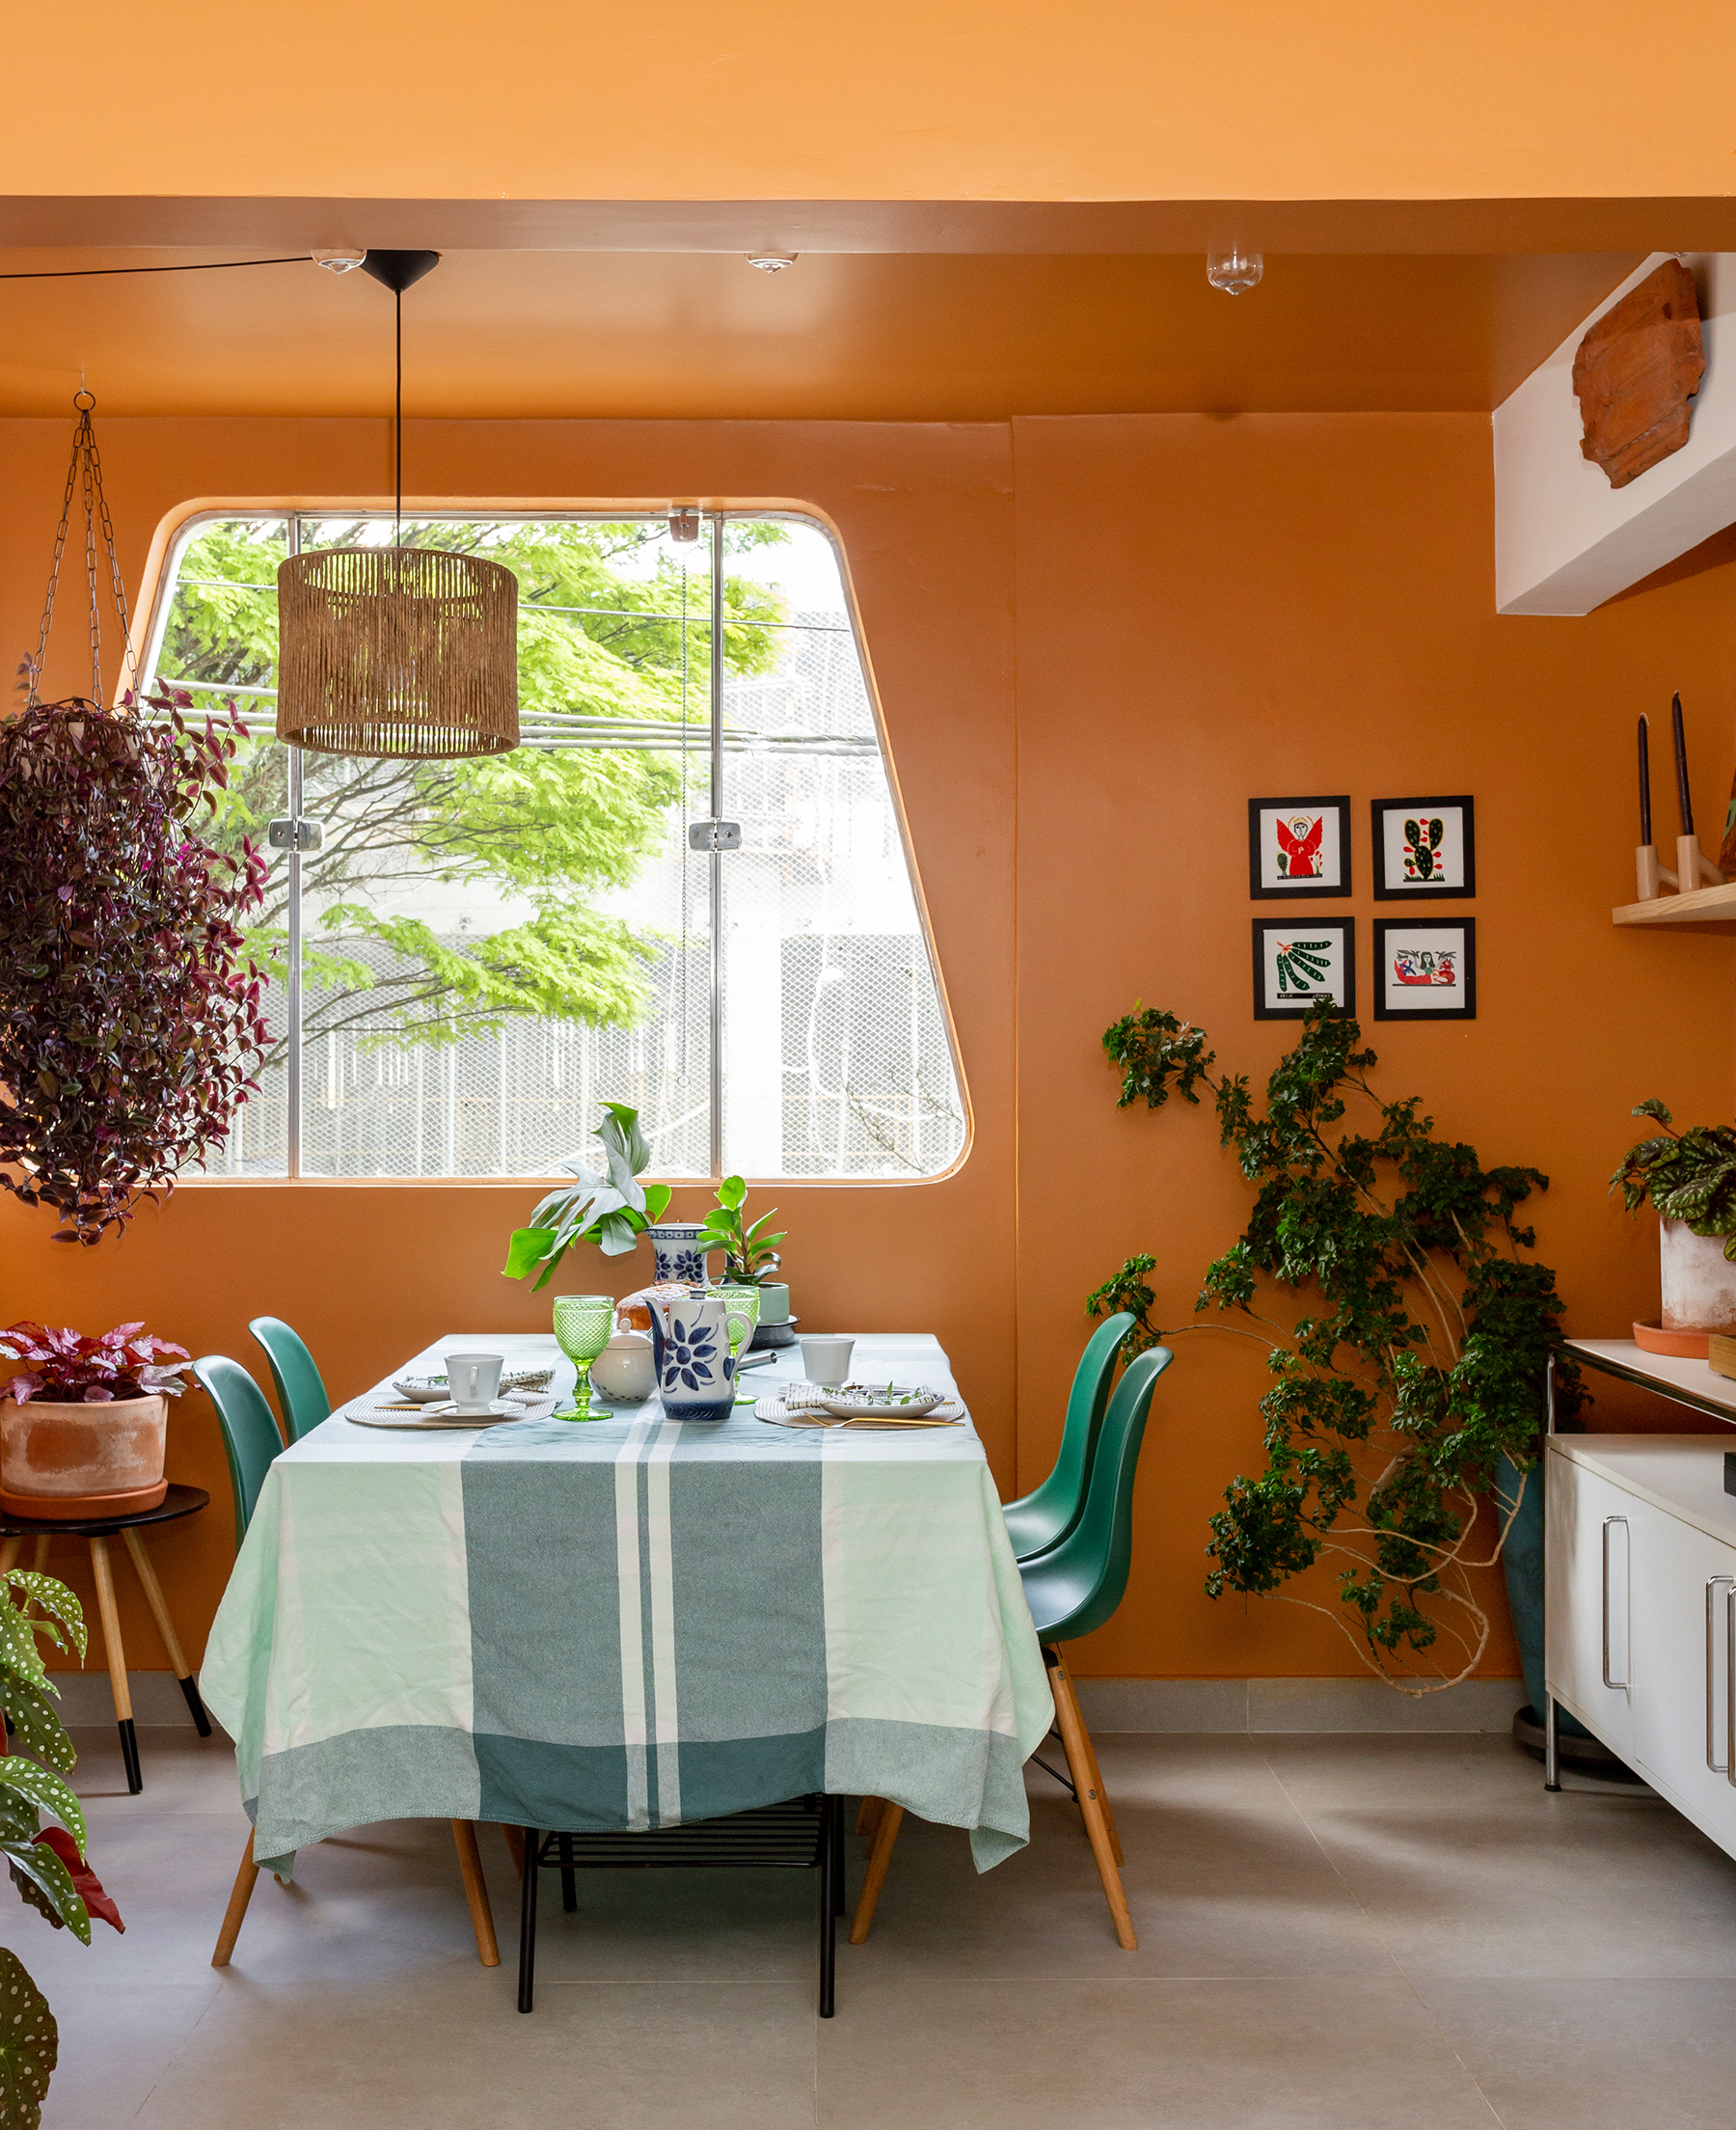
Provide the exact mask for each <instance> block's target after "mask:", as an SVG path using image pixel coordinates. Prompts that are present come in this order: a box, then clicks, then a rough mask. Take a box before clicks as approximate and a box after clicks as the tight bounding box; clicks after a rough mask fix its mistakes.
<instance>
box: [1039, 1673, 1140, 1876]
mask: <svg viewBox="0 0 1736 2130" xmlns="http://www.w3.org/2000/svg"><path fill="white" fill-rule="evenodd" d="M1055 1655H1056V1657H1057V1659H1058V1662H1057V1663H1056V1666H1055V1669H1056V1670H1057V1671H1058V1672H1060V1673H1061V1674H1062V1676H1063V1677H1064V1678H1065V1679H1066V1680H1067V1690H1068V1692H1069V1693H1070V1694H1072V1693H1073V1676H1072V1674H1071V1672H1070V1671H1069V1670H1068V1669H1067V1659H1066V1657H1064V1656H1062V1655H1061V1652H1060V1650H1059V1648H1058V1647H1057V1649H1056V1651H1055ZM1078 1698H1079V1697H1078V1695H1077V1694H1073V1701H1074V1704H1075V1706H1076V1705H1077V1702H1078ZM1079 1729H1080V1730H1081V1732H1083V1733H1084V1736H1085V1756H1086V1758H1087V1760H1089V1761H1090V1762H1091V1781H1092V1787H1093V1788H1094V1789H1096V1791H1097V1793H1098V1803H1099V1805H1101V1806H1102V1808H1103V1824H1104V1825H1105V1826H1106V1827H1107V1828H1108V1829H1109V1846H1110V1848H1111V1850H1112V1851H1113V1852H1114V1855H1115V1861H1116V1862H1117V1863H1118V1864H1125V1863H1126V1861H1127V1860H1126V1857H1125V1856H1124V1855H1123V1854H1122V1845H1121V1836H1120V1835H1119V1834H1118V1833H1117V1832H1116V1827H1115V1814H1114V1813H1113V1812H1112V1811H1111V1810H1110V1806H1109V1792H1108V1791H1107V1790H1106V1789H1104V1788H1103V1773H1102V1770H1101V1768H1099V1766H1098V1757H1097V1747H1096V1746H1095V1745H1093V1744H1092V1742H1091V1733H1090V1732H1089V1731H1087V1730H1085V1722H1084V1718H1083V1717H1081V1718H1080V1721H1079ZM1064 1742H1065V1741H1064Z"/></svg>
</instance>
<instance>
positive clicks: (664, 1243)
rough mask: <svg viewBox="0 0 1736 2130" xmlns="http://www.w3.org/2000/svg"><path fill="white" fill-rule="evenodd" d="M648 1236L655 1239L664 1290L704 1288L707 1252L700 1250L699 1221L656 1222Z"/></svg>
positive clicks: (654, 1253)
mask: <svg viewBox="0 0 1736 2130" xmlns="http://www.w3.org/2000/svg"><path fill="white" fill-rule="evenodd" d="M645 1233H646V1234H647V1235H648V1236H649V1237H650V1238H651V1252H652V1256H653V1257H654V1258H655V1260H656V1266H657V1284H658V1286H660V1287H703V1286H704V1285H705V1252H704V1251H703V1250H702V1249H701V1248H700V1246H699V1235H700V1226H699V1223H698V1221H697V1220H659V1221H654V1222H653V1223H652V1224H651V1226H650V1227H648V1228H647V1229H646V1230H645Z"/></svg>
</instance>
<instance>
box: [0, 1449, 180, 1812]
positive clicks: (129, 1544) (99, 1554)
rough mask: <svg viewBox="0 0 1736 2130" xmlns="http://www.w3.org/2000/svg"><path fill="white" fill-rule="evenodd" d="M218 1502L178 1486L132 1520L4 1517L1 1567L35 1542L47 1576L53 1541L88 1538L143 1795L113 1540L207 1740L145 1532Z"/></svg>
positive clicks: (132, 1765) (131, 1770)
mask: <svg viewBox="0 0 1736 2130" xmlns="http://www.w3.org/2000/svg"><path fill="white" fill-rule="evenodd" d="M210 1500H211V1497H210V1495H209V1494H207V1493H206V1492H205V1490H204V1488H203V1487H171V1488H170V1489H169V1491H168V1493H167V1494H166V1495H165V1496H164V1497H163V1499H162V1501H161V1502H159V1503H158V1505H157V1506H156V1508H154V1509H139V1510H135V1511H134V1512H133V1513H132V1514H131V1515H130V1516H69V1517H56V1516H0V1541H4V1543H0V1569H8V1568H15V1567H16V1566H17V1565H18V1549H19V1547H20V1546H21V1545H22V1543H23V1542H24V1541H25V1540H26V1539H27V1538H33V1539H35V1541H36V1553H35V1557H34V1559H33V1560H32V1562H31V1566H32V1568H33V1569H36V1570H42V1569H44V1568H46V1566H47V1562H48V1542H49V1540H50V1539H56V1538H68V1539H84V1540H87V1541H88V1542H89V1543H90V1548H91V1572H92V1574H93V1575H94V1576H95V1581H96V1611H97V1615H98V1617H99V1618H100V1619H101V1621H102V1641H103V1647H104V1649H105V1650H106V1651H107V1652H108V1667H109V1683H110V1685H111V1686H112V1687H113V1689H114V1695H115V1725H116V1728H117V1730H119V1732H120V1734H121V1759H122V1764H123V1765H124V1767H125V1769H126V1787H127V1789H128V1790H129V1791H130V1792H131V1793H132V1794H133V1795H134V1796H135V1797H136V1796H137V1795H138V1793H139V1792H140V1790H142V1789H144V1788H145V1778H144V1776H143V1775H142V1774H141V1773H140V1771H139V1741H138V1738H137V1736H136V1735H135V1734H134V1731H133V1713H132V1694H131V1692H130V1690H129V1689H128V1687H127V1683H126V1652H125V1650H124V1648H123V1647H122V1641H121V1614H120V1610H119V1608H118V1607H117V1605H116V1603H115V1575H114V1569H113V1567H112V1566H111V1564H110V1560H109V1549H108V1542H109V1541H110V1539H113V1538H119V1539H121V1540H122V1541H123V1542H124V1543H125V1545H126V1550H127V1552H128V1553H130V1554H131V1556H132V1564H133V1569H134V1571H135V1572H136V1574H137V1575H138V1578H139V1587H140V1588H141V1589H142V1590H143V1591H144V1593H145V1602H146V1603H147V1604H148V1605H149V1607H150V1616H151V1618H152V1619H153V1620H154V1621H155V1622H156V1624H157V1632H158V1633H159V1634H160V1635H161V1636H162V1638H163V1647H164V1649H165V1650H166V1651H167V1652H168V1653H169V1662H170V1664H171V1665H172V1666H173V1668H174V1671H175V1676H176V1679H177V1681H178V1682H179V1685H180V1690H181V1692H182V1693H183V1694H184V1695H185V1696H186V1700H187V1707H189V1708H190V1709H191V1710H192V1712H193V1721H194V1723H195V1725H196V1726H197V1727H198V1730H199V1734H200V1736H201V1737H202V1738H208V1737H209V1736H210V1734H211V1719H210V1717H209V1716H207V1715H206V1714H205V1708H204V1703H203V1701H201V1700H200V1698H199V1686H198V1682H197V1681H196V1680H195V1679H194V1677H193V1674H192V1669H191V1667H190V1666H189V1665H188V1663H187V1659H186V1656H185V1653H184V1652H182V1649H181V1645H180V1637H179V1635H177V1634H176V1631H175V1622H174V1621H173V1620H172V1619H171V1618H170V1616H169V1605H168V1601H167V1599H166V1598H164V1596H163V1586H162V1584H161V1583H159V1582H158V1581H157V1576H156V1570H155V1569H154V1568H152V1567H151V1565H150V1555H149V1553H148V1552H147V1551H146V1550H145V1541H144V1540H143V1538H142V1537H141V1536H140V1532H141V1530H142V1529H143V1527H144V1526H145V1525H147V1524H151V1523H174V1522H175V1521H176V1519H177V1518H178V1517H181V1516H194V1515H196V1514H197V1513H198V1511H200V1510H201V1509H204V1508H208V1507H209V1505H210Z"/></svg>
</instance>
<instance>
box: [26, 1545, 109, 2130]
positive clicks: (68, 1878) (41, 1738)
mask: <svg viewBox="0 0 1736 2130" xmlns="http://www.w3.org/2000/svg"><path fill="white" fill-rule="evenodd" d="M14 1590H15V1591H17V1592H18V1593H19V1594H20V1596H21V1598H22V1603H20V1604H14V1602H13V1592H14ZM39 1635H41V1636H42V1637H44V1638H45V1639H46V1640H47V1641H49V1642H51V1643H52V1644H53V1646H54V1647H55V1648H56V1649H57V1650H66V1649H68V1648H70V1649H71V1650H73V1651H75V1652H76V1653H77V1654H78V1656H79V1657H80V1659H82V1658H83V1656H84V1653H85V1625H84V1615H83V1613H82V1611H81V1610H80V1608H79V1603H78V1599H77V1598H75V1597H74V1596H73V1595H72V1593H71V1591H69V1590H68V1588H67V1586H66V1584H65V1583H62V1582H57V1581H56V1580H55V1578H54V1577H53V1576H52V1575H42V1574H39V1573H35V1572H33V1571H29V1570H23V1569H15V1568H14V1569H8V1570H4V1571H3V1572H0V1708H3V1709H4V1711H5V1714H6V1717H7V1720H8V1722H9V1723H10V1724H11V1726H12V1736H11V1737H10V1738H9V1739H8V1740H7V1741H6V1745H7V1750H6V1752H5V1753H4V1755H0V1854H4V1855H5V1857H6V1861H7V1866H8V1869H9V1871H10V1873H11V1877H12V1881H13V1884H14V1886H15V1887H16V1888H17V1890H18V1892H19V1894H20V1895H21V1897H22V1898H23V1899H24V1900H25V1901H26V1902H27V1903H28V1905H29V1906H31V1907H32V1908H35V1909H37V1910H38V1911H40V1913H41V1914H42V1915H43V1916H45V1917H46V1918H47V1920H48V1921H49V1922H50V1923H51V1924H52V1925H54V1927H55V1928H56V1929H57V1930H61V1929H65V1930H70V1931H71V1932H72V1934H73V1936H74V1937H76V1938H77V1939H79V1940H80V1942H81V1943H83V1944H85V1945H89V1944H90V1942H91V1919H92V1917H94V1916H95V1917H99V1918H100V1919H101V1920H102V1921H103V1922H104V1923H106V1924H108V1925H110V1926H111V1928H113V1929H116V1930H123V1929H124V1928H125V1927H126V1926H125V1925H124V1924H123V1923H122V1921H121V1915H120V1911H119V1910H118V1909H117V1908H116V1906H115V1903H114V1902H113V1900H111V1899H110V1898H109V1897H108V1895H107V1894H106V1893H105V1892H104V1891H103V1887H102V1881H101V1880H100V1879H99V1878H97V1876H96V1874H95V1872H94V1871H92V1870H91V1869H90V1866H89V1865H88V1864H87V1862H86V1860H85V1822H84V1815H83V1813H82V1811H81V1810H80V1808H79V1803H78V1799H77V1798H76V1797H75V1796H74V1795H73V1793H72V1790H71V1788H70V1787H69V1785H68V1783H67V1780H66V1777H67V1775H68V1772H69V1771H70V1769H71V1767H72V1765H73V1762H74V1761H75V1759H76V1755H75V1754H74V1753H73V1750H72V1741H71V1739H70V1738H68V1735H67V1733H66V1727H65V1726H64V1725H63V1724H62V1722H61V1720H60V1716H59V1713H58V1711H57V1710H56V1708H55V1707H54V1703H55V1701H56V1700H57V1699H58V1698H59V1692H60V1689H59V1688H58V1687H57V1686H56V1685H55V1684H54V1682H53V1680H52V1679H50V1678H49V1676H48V1672H47V1669H46V1667H45V1666H44V1664H43V1662H42V1652H41V1649H40V1648H39V1646H38V1642H37V1637H38V1636H39ZM44 1814H46V1815H47V1816H49V1817H50V1818H52V1819H57V1820H58V1821H59V1822H60V1824H59V1825H58V1826H51V1827H47V1828H44V1827H43V1825H42V1816H43V1815H44ZM0 2005H3V2006H4V2007H5V2018H4V2020H3V2021H0V2122H3V2123H5V2124H6V2125H7V2126H8V2130H38V2125H39V2124H40V2123H41V2114H42V2101H43V2098H44V2096H45V2095H46V2093H47V2090H48V2081H49V2079H50V2077H51V2076H52V2074H53V2071H54V2067H55V2063H56V2061H57V2060H58V2057H59V2053H60V2040H59V2035H58V2034H57V2032H56V2029H55V2023H54V2014H53V2013H52V2012H51V2011H50V2010H49V2008H48V2003H47V2000H46V1999H45V1998H44V1997H43V1995H42V1993H41V1990H40V1989H38V1988H37V1986H36V1984H35V1982H33V1981H32V1980H31V1979H30V1976H29V1973H28V1972H27V1970H26V1969H25V1966H24V1963H23V1961H22V1960H20V1959H19V1957H18V1955H17V1954H16V1953H14V1952H13V1951H12V1950H11V1948H10V1947H8V1946H0Z"/></svg>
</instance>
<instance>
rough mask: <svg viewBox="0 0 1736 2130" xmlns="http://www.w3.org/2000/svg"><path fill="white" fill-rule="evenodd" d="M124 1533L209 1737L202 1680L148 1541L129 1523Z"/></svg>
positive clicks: (198, 1722) (199, 1724)
mask: <svg viewBox="0 0 1736 2130" xmlns="http://www.w3.org/2000/svg"><path fill="white" fill-rule="evenodd" d="M121 1536H122V1538H123V1539H124V1540H125V1541H126V1550H127V1551H128V1552H129V1553H130V1554H131V1555H132V1564H133V1570H134V1572H135V1573H136V1574H137V1576H138V1578H139V1587H140V1588H141V1589H142V1590H143V1591H144V1593H145V1602H146V1603H147V1604H148V1605H149V1607H150V1617H151V1618H152V1619H153V1620H154V1621H155V1622H156V1624H157V1632H158V1633H159V1634H160V1635H161V1636H162V1638H163V1648H164V1649H165V1650H166V1651H167V1652H168V1655H169V1662H170V1664H171V1665H172V1666H173V1667H174V1670H175V1677H176V1681H177V1682H178V1684H179V1686H180V1690H181V1693H182V1695H183V1696H184V1697H185V1700H186V1704H187V1707H189V1708H190V1709H191V1710H192V1712H193V1727H194V1729H195V1730H196V1731H197V1732H198V1733H199V1734H200V1736H201V1737H202V1738H208V1737H209V1736H210V1734H211V1719H210V1717H209V1716H207V1715H206V1714H205V1706H204V1703H203V1701H201V1700H200V1698H199V1683H198V1681H197V1680H196V1679H194V1677H193V1667H192V1666H191V1665H190V1664H189V1663H188V1662H187V1659H186V1657H185V1656H184V1655H183V1654H182V1652H181V1646H180V1636H179V1635H177V1634H176V1631H175V1622H174V1621H173V1620H172V1619H171V1618H170V1615H169V1601H168V1599H167V1598H165V1597H164V1596H163V1586H162V1584H161V1583H159V1582H158V1581H157V1574H156V1570H155V1569H154V1568H152V1566H151V1565H150V1555H149V1553H148V1552H147V1551H146V1550H145V1541H144V1540H143V1539H142V1538H141V1537H140V1536H139V1534H138V1532H137V1531H136V1530H135V1529H134V1527H133V1526H132V1525H131V1524H130V1523H129V1524H128V1525H127V1527H126V1529H125V1530H124V1531H122V1534H121Z"/></svg>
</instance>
